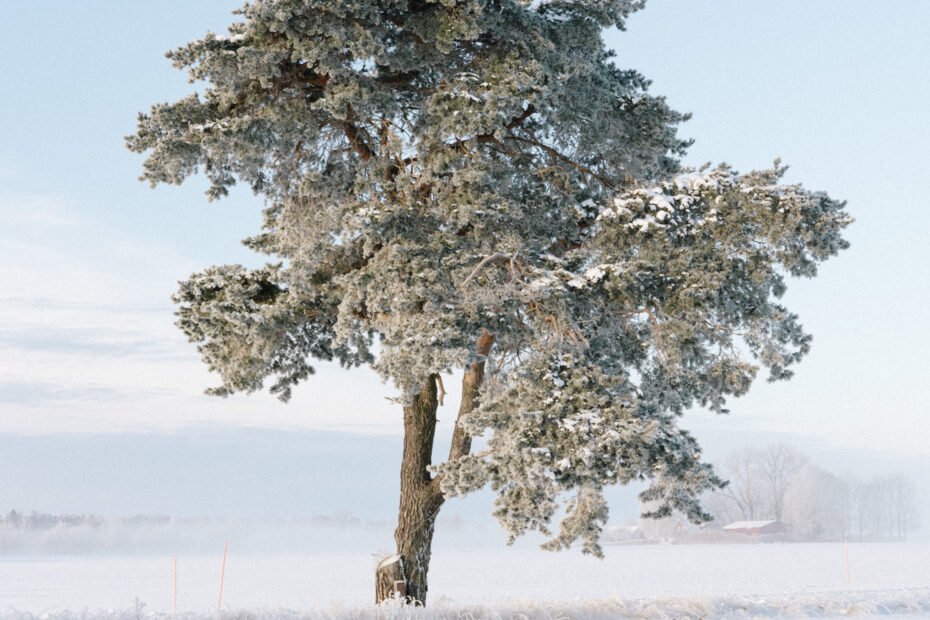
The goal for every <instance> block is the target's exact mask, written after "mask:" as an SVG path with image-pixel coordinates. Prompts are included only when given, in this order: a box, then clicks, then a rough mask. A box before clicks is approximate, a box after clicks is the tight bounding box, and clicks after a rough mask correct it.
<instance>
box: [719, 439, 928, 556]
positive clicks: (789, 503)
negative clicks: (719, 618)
mask: <svg viewBox="0 0 930 620" xmlns="http://www.w3.org/2000/svg"><path fill="white" fill-rule="evenodd" d="M717 470H718V472H720V473H721V474H722V475H723V477H725V478H726V479H728V480H729V482H730V483H729V485H727V486H726V487H725V488H724V489H721V490H719V491H716V492H714V493H711V494H709V495H707V496H706V497H705V500H704V504H705V506H706V508H707V509H708V511H709V512H711V514H713V515H714V517H715V520H716V521H717V522H719V523H722V524H726V523H730V522H733V521H741V520H743V521H756V520H768V519H775V520H778V521H781V522H783V523H785V524H786V525H787V526H788V527H789V528H790V537H791V538H794V539H799V540H854V541H862V542H873V541H903V540H907V536H908V534H909V533H910V532H912V531H913V530H915V529H917V528H918V527H919V525H920V513H919V507H918V502H917V491H916V488H915V485H914V482H913V480H912V479H911V478H910V477H908V476H907V475H904V474H901V473H896V474H890V475H884V476H876V477H873V478H868V479H862V478H858V477H855V476H851V475H844V476H837V475H835V474H833V473H831V472H828V471H826V470H824V469H822V468H820V467H818V466H816V465H814V464H813V463H811V462H810V460H809V459H808V458H807V457H806V456H805V455H804V454H802V453H801V452H799V451H798V450H796V449H795V448H793V447H791V446H788V445H786V444H782V443H780V444H774V445H771V446H768V447H766V448H746V449H742V450H738V451H736V452H733V453H731V454H730V455H729V456H728V457H727V459H726V460H725V461H724V462H723V463H721V464H719V465H718V466H717Z"/></svg>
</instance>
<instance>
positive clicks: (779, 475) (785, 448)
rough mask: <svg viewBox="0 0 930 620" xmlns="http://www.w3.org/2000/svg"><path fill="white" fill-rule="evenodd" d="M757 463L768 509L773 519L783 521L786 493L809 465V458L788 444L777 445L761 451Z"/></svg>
mask: <svg viewBox="0 0 930 620" xmlns="http://www.w3.org/2000/svg"><path fill="white" fill-rule="evenodd" d="M757 463H758V464H757V467H758V470H759V476H760V477H761V480H762V483H763V497H765V505H766V508H767V510H768V512H769V514H770V516H771V517H772V518H774V519H775V520H776V521H781V520H782V518H783V516H784V508H785V493H786V492H787V490H788V486H789V485H790V484H791V480H792V478H794V476H795V475H796V474H797V473H798V472H799V471H800V469H801V467H803V466H804V464H805V463H807V457H806V456H804V455H803V454H801V453H800V452H798V451H797V450H796V449H795V448H793V447H791V446H789V445H788V444H785V443H777V444H772V445H770V446H768V447H767V448H763V449H762V450H759V451H758V454H757Z"/></svg>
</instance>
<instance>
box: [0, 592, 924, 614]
mask: <svg viewBox="0 0 930 620" xmlns="http://www.w3.org/2000/svg"><path fill="white" fill-rule="evenodd" d="M889 615H894V616H909V617H911V618H930V588H923V589H913V590H900V591H871V592H869V591H866V592H852V593H821V594H802V595H793V596H775V597H761V596H734V597H722V598H704V597H695V598H660V599H639V600H624V599H621V598H618V597H614V598H609V599H602V600H584V601H573V602H542V601H508V602H502V603H494V604H484V605H457V604H454V603H449V602H447V601H439V602H437V603H434V604H432V605H430V607H429V608H422V607H410V606H407V605H403V604H400V603H397V602H387V603H384V604H382V605H380V606H378V607H375V606H373V605H366V606H359V607H341V606H333V607H330V608H328V609H315V610H305V611H297V610H291V609H284V608H279V609H272V608H261V609H239V610H222V611H218V612H203V613H198V612H182V613H179V614H174V613H167V612H148V611H147V610H146V608H145V605H144V604H143V603H142V602H141V601H136V602H135V604H134V605H133V606H132V607H130V608H127V609H121V610H112V609H111V610H100V611H88V610H83V611H71V610H64V611H55V612H44V613H39V614H30V613H26V612H18V611H16V610H8V611H7V612H6V613H0V618H4V619H5V618H17V619H19V618H41V619H44V620H77V619H82V620H83V619H85V618H113V619H118V620H128V619H137V618H153V619H157V618H166V619H167V618H172V619H174V618H176V619H179V620H192V619H195V618H215V619H217V620H233V619H236V620H239V619H249V620H265V619H267V620H271V619H279V618H280V619H288V620H623V619H643V618H663V619H672V618H674V619H694V620H698V619H702V620H710V619H714V618H720V619H725V618H844V617H848V616H856V617H865V618H869V617H881V616H889Z"/></svg>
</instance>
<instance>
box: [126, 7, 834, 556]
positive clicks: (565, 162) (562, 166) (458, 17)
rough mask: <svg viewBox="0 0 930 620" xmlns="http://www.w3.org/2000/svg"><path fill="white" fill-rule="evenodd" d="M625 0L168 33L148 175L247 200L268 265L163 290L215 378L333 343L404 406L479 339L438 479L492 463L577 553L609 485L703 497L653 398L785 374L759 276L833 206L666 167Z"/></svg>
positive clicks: (275, 366) (521, 502)
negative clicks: (164, 99) (184, 77)
mask: <svg viewBox="0 0 930 620" xmlns="http://www.w3.org/2000/svg"><path fill="white" fill-rule="evenodd" d="M642 4H643V2H641V1H637V0H551V1H548V2H546V1H543V2H540V1H538V0H535V1H533V2H530V1H529V0H255V1H254V2H251V3H250V4H248V5H246V6H245V7H244V8H243V9H241V10H240V11H239V12H238V13H239V15H240V17H241V21H238V22H236V23H234V24H233V25H232V26H230V29H229V33H228V34H225V35H216V34H212V33H208V34H207V35H206V36H205V37H204V38H203V39H200V40H198V41H194V42H192V43H189V44H187V45H185V46H183V47H181V48H179V49H177V50H174V51H172V52H170V53H169V54H168V56H169V58H170V59H171V60H172V61H173V63H174V64H175V66H176V67H178V68H180V69H185V70H187V71H188V72H189V74H190V77H191V80H192V81H195V82H198V83H201V85H202V89H201V91H200V92H199V93H197V94H192V95H190V96H188V97H185V98H183V99H181V100H179V101H177V102H174V103H165V104H159V105H155V106H154V107H153V108H152V109H151V111H150V112H149V113H148V114H140V116H139V124H138V131H137V132H136V133H135V134H134V135H132V136H129V137H128V138H127V142H128V146H129V148H130V149H132V150H134V151H136V152H140V153H147V158H146V160H145V163H144V173H143V177H142V178H143V179H145V180H147V181H149V182H151V183H152V185H156V184H158V183H181V182H182V181H184V180H185V179H186V178H188V177H190V176H191V175H193V174H197V173H203V174H204V175H206V177H207V178H208V179H209V181H210V188H209V190H208V197H209V198H210V199H215V198H220V197H222V196H224V195H225V194H226V193H227V191H228V190H229V188H230V187H231V186H232V185H234V184H235V183H237V182H238V183H245V184H246V185H248V186H249V187H250V188H251V189H252V190H253V191H254V192H255V193H256V194H258V195H259V196H261V197H262V198H263V199H264V201H265V209H264V224H263V227H262V230H261V231H260V232H258V233H257V234H256V235H255V236H254V237H251V238H249V239H246V240H245V243H246V244H247V245H248V246H249V247H250V248H252V249H254V250H255V251H257V252H261V253H264V254H267V255H268V256H269V257H271V259H270V260H271V262H269V264H267V265H266V266H264V267H262V268H259V269H246V268H243V267H241V266H237V265H224V266H217V267H210V268H208V269H206V270H204V271H203V272H201V273H198V274H194V275H193V276H191V277H190V278H189V279H188V280H187V281H185V282H182V283H181V286H180V290H179V291H178V292H177V294H176V297H175V300H176V302H177V303H178V305H179V309H178V316H179V321H178V325H179V326H180V327H181V329H182V330H184V332H185V333H186V334H187V335H188V337H189V338H190V339H191V340H192V341H194V342H196V343H198V345H199V351H200V353H201V355H202V356H203V359H204V361H205V362H206V363H207V364H208V365H209V366H210V368H211V369H212V370H215V371H216V372H217V373H218V374H219V376H220V378H221V380H222V384H221V385H220V386H219V387H218V388H216V389H214V390H213V391H214V392H215V393H217V394H228V393H231V392H253V391H256V390H260V389H262V388H263V386H265V385H270V390H271V391H272V392H273V393H275V394H277V395H279V396H280V397H281V398H283V399H287V398H288V397H289V396H290V394H291V390H292V388H293V387H294V386H295V385H296V384H298V383H300V382H301V381H303V380H305V379H307V378H308V377H309V376H310V375H311V374H312V373H313V367H312V362H313V360H336V361H338V362H340V363H341V364H343V365H346V366H358V365H363V364H367V365H370V366H371V367H372V368H374V369H375V370H376V371H377V372H378V373H379V374H380V375H381V377H383V378H384V379H385V380H387V381H390V382H392V383H393V384H394V385H396V386H397V388H398V389H399V390H400V391H401V392H402V394H403V400H404V402H405V403H408V404H409V403H410V402H412V401H413V399H414V398H415V397H416V396H417V395H418V394H420V393H421V391H422V390H423V389H424V387H423V386H424V384H425V382H426V381H428V380H429V378H430V377H434V376H436V375H440V376H441V375H443V374H446V373H449V372H451V371H454V370H457V369H466V370H467V369H468V368H470V367H472V365H473V364H476V363H479V362H480V363H482V364H484V363H485V362H486V363H487V365H486V367H485V366H482V368H483V369H484V374H483V376H482V378H483V382H482V383H481V385H480V390H479V391H478V396H477V400H476V401H475V403H474V405H475V406H474V407H472V406H470V405H469V406H466V403H464V402H463V409H462V412H463V415H462V416H461V417H460V418H459V420H458V426H459V428H460V429H461V430H462V432H464V433H466V434H467V435H468V436H470V437H471V436H483V437H485V438H486V440H485V442H484V443H483V444H482V446H481V447H480V449H478V450H477V451H475V452H473V453H472V452H471V451H470V450H469V449H468V447H467V446H466V447H465V449H463V450H459V451H458V452H455V453H454V454H453V455H452V457H453V458H450V460H449V461H448V462H446V463H439V464H434V466H433V468H432V473H433V474H434V475H435V476H436V477H435V480H436V481H438V483H439V484H441V488H442V491H443V493H445V494H447V495H454V494H463V493H467V492H469V491H472V490H475V489H478V488H481V487H483V486H486V485H490V486H491V487H492V488H493V489H494V490H495V491H496V492H497V500H496V512H495V515H496V516H497V518H498V519H499V520H500V522H501V524H502V525H503V527H504V528H505V529H506V530H507V531H508V532H509V533H510V534H511V535H512V536H518V535H521V534H523V533H525V532H526V531H528V530H534V529H535V530H540V531H542V532H544V533H546V534H550V541H549V542H548V543H547V546H548V547H549V548H553V549H558V548H563V547H566V546H568V545H569V544H571V543H572V542H573V541H576V540H581V541H582V545H583V548H584V549H585V550H586V551H589V552H593V553H596V554H599V553H600V547H599V546H598V535H599V533H600V529H601V525H602V524H603V523H604V522H605V521H606V518H607V507H606V504H605V501H604V498H603V493H602V491H603V489H604V488H605V487H606V486H608V485H613V484H624V483H627V482H629V481H632V480H638V479H649V480H651V486H650V487H649V488H648V490H647V491H645V492H644V498H645V499H647V500H650V501H654V502H656V505H657V506H659V508H658V509H657V511H656V514H657V515H659V516H661V515H663V514H667V513H668V512H670V511H671V510H673V509H677V510H681V511H683V512H684V513H686V514H687V515H688V516H689V517H690V518H692V519H694V520H701V519H703V518H706V516H707V515H706V514H705V512H704V511H703V509H702V508H701V506H700V503H699V501H698V497H699V495H700V494H701V493H702V492H703V491H704V490H706V489H709V488H714V487H716V486H719V485H720V484H721V481H720V480H719V479H718V478H717V477H716V476H715V475H714V474H713V472H712V471H711V469H710V468H709V467H708V466H707V465H705V464H703V463H702V462H701V459H700V449H699V446H698V445H697V443H696V442H695V440H694V439H693V438H692V437H691V436H690V435H689V434H688V433H687V432H685V431H683V430H681V429H680V428H679V427H678V425H677V419H678V417H679V416H680V415H681V414H682V413H683V412H684V411H685V410H687V409H689V408H691V407H695V406H702V407H709V408H711V409H714V410H717V411H724V410H725V409H724V407H725V406H726V401H727V399H728V398H730V397H734V396H739V395H741V394H743V393H745V392H746V391H747V390H748V389H749V387H750V384H751V383H752V381H753V380H754V378H755V377H756V375H757V373H758V372H759V370H760V369H765V370H766V371H767V373H768V378H769V379H770V380H778V379H785V378H788V377H790V376H791V373H792V368H793V366H794V365H795V364H796V363H797V362H798V361H799V360H800V359H801V358H802V357H803V355H804V354H805V353H807V351H808V349H809V347H810V336H809V335H808V334H806V333H805V332H804V330H803V329H802V326H801V324H800V323H799V320H798V317H797V316H796V315H795V314H793V313H792V312H791V311H789V309H788V308H786V307H785V306H784V305H782V304H781V303H780V301H779V298H780V297H781V296H782V295H783V293H784V292H785V290H786V282H787V279H788V277H789V276H805V277H812V276H814V275H815V274H816V272H817V265H818V263H820V262H821V261H823V260H825V259H827V258H828V257H830V256H832V255H834V254H836V253H837V252H838V251H839V250H840V249H843V248H845V247H846V245H847V244H846V242H845V241H844V240H843V238H842V236H841V232H842V229H843V228H844V227H845V226H846V225H847V224H848V223H849V222H850V221H851V219H850V218H849V216H848V215H847V214H846V213H845V211H844V203H842V202H839V201H837V200H834V199H832V198H830V197H829V196H828V195H827V194H825V193H822V192H814V191H809V190H807V189H805V188H803V187H802V186H799V185H786V184H782V183H781V178H782V175H783V173H784V170H785V168H783V167H781V166H780V164H778V163H777V162H776V164H775V165H774V166H773V167H772V168H771V169H768V170H762V171H756V172H750V173H747V174H740V173H738V172H737V171H735V170H733V169H732V168H730V167H728V166H719V167H706V168H703V169H701V170H683V169H681V167H680V163H679V158H680V157H681V156H682V155H683V154H684V152H685V149H686V148H687V146H688V142H687V141H686V140H683V139H681V138H679V137H678V136H677V126H678V124H679V123H680V122H681V121H682V120H684V119H685V118H686V117H685V116H684V115H682V114H679V113H677V112H675V111H673V110H671V109H670V108H669V107H668V105H667V104H666V102H665V100H664V99H663V98H662V97H659V96H655V95H653V94H650V93H649V91H648V85H649V83H648V81H647V80H646V79H645V78H644V77H643V76H642V75H640V74H639V73H637V72H636V71H633V70H628V69H621V68H619V67H618V66H617V64H616V63H615V61H614V59H613V58H612V53H611V52H609V51H608V50H606V49H605V46H604V43H603V41H602V38H601V31H602V29H603V28H605V27H609V26H618V27H620V28H622V27H623V26H624V22H625V20H626V18H627V17H628V15H629V14H630V13H631V12H632V11H634V10H636V9H638V8H640V7H641V5H642ZM482 339H483V345H484V346H478V345H477V344H476V343H479V341H481V340H482ZM429 440H430V442H431V441H432V435H431V434H430V435H429ZM566 498H567V502H568V506H567V510H566V512H565V515H564V517H563V518H562V519H561V522H560V525H559V527H558V531H557V532H550V531H549V526H550V524H551V522H552V520H553V517H555V516H556V513H557V512H558V509H559V504H560V502H561V501H562V500H564V499H566Z"/></svg>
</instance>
